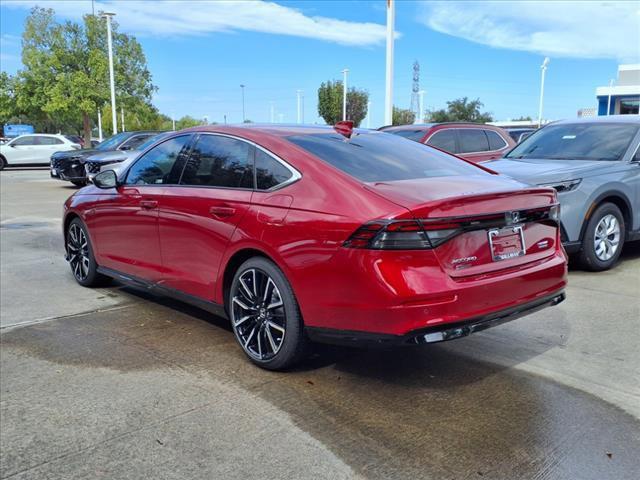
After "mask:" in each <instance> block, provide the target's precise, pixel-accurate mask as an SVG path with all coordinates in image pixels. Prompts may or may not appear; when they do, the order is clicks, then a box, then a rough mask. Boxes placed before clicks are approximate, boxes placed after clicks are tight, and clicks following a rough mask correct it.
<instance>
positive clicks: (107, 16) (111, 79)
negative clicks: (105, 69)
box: [100, 12, 118, 135]
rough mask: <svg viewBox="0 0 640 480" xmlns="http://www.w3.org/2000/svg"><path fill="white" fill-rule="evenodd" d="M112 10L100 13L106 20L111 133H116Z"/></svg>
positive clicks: (116, 115) (116, 116)
mask: <svg viewBox="0 0 640 480" xmlns="http://www.w3.org/2000/svg"><path fill="white" fill-rule="evenodd" d="M114 15H115V13H113V12H102V14H101V15H100V16H101V17H102V18H104V19H106V21H107V48H108V49H109V84H110V86H111V121H112V122H113V134H114V135H115V134H116V133H118V114H117V112H116V84H115V79H114V76H113V45H112V43H111V18H112V17H113V16H114Z"/></svg>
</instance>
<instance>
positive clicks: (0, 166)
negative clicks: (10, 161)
mask: <svg viewBox="0 0 640 480" xmlns="http://www.w3.org/2000/svg"><path fill="white" fill-rule="evenodd" d="M6 166H7V159H6V158H4V157H3V156H2V155H0V170H4V168H5V167H6Z"/></svg>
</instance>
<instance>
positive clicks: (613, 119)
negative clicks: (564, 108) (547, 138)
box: [553, 115, 640, 125]
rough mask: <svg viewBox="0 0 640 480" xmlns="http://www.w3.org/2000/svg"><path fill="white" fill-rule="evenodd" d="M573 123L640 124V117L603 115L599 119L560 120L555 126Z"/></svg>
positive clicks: (554, 123)
mask: <svg viewBox="0 0 640 480" xmlns="http://www.w3.org/2000/svg"><path fill="white" fill-rule="evenodd" d="M570 123H571V124H573V123H638V124H640V115H603V116H598V117H584V118H571V119H566V120H558V121H556V122H553V125H558V124H570Z"/></svg>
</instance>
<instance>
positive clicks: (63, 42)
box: [16, 7, 157, 140]
mask: <svg viewBox="0 0 640 480" xmlns="http://www.w3.org/2000/svg"><path fill="white" fill-rule="evenodd" d="M112 31H113V48H114V59H115V62H114V78H115V84H116V92H117V99H116V101H117V102H118V104H119V105H120V106H122V107H123V108H124V109H125V110H126V111H128V112H132V111H134V110H136V109H142V110H144V109H147V110H148V108H149V107H150V104H149V102H150V100H151V94H152V93H153V91H154V90H155V87H154V85H153V83H152V82H151V74H150V73H149V70H148V69H147V62H146V58H145V55H144V52H143V51H142V47H141V45H140V44H139V43H138V41H137V40H136V39H135V38H134V37H131V36H129V35H126V34H123V33H118V25H117V23H115V22H114V24H113V29H112ZM22 63H23V64H24V67H25V68H24V69H23V70H21V71H20V72H18V85H17V86H16V99H17V106H18V109H19V110H20V111H21V112H22V113H25V114H26V115H28V116H29V117H30V118H33V119H34V120H35V121H36V122H38V123H39V124H40V126H41V130H43V131H50V130H51V129H52V128H56V127H57V128H61V127H64V129H65V130H67V129H73V130H75V131H80V130H82V131H83V132H84V137H85V139H86V140H89V139H90V137H91V120H90V119H91V116H93V115H94V114H95V112H96V111H97V109H98V108H99V107H102V106H104V105H106V104H107V103H108V102H109V100H110V91H109V73H108V72H109V70H108V57H107V33H106V25H105V21H104V20H102V19H100V18H98V17H96V16H94V15H85V16H84V17H83V23H82V24H77V23H74V22H70V21H67V22H64V23H62V24H60V23H57V22H56V21H55V19H54V11H53V10H52V9H44V8H39V7H35V8H33V9H32V10H31V14H30V15H29V17H28V18H27V20H26V23H25V30H24V33H23V35H22ZM151 108H153V107H151ZM156 112H157V111H156ZM107 123H110V120H109V122H107Z"/></svg>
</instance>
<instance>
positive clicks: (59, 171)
mask: <svg viewBox="0 0 640 480" xmlns="http://www.w3.org/2000/svg"><path fill="white" fill-rule="evenodd" d="M159 133H160V132H149V131H145V132H121V133H117V134H115V135H114V136H113V137H110V138H108V139H106V140H105V141H104V142H102V143H100V144H98V145H97V146H96V147H95V148H87V149H83V150H70V151H66V152H56V153H54V154H53V155H51V177H52V178H57V179H58V180H66V181H68V182H71V183H73V184H74V185H77V186H83V185H86V184H87V181H88V178H87V172H86V168H85V165H84V163H85V160H86V159H87V158H88V157H90V156H92V155H95V154H97V153H102V152H108V151H114V150H122V151H127V150H137V149H138V148H140V146H141V145H142V144H143V143H145V142H146V141H147V140H149V139H150V138H151V137H155V136H156V135H158V134H159Z"/></svg>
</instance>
